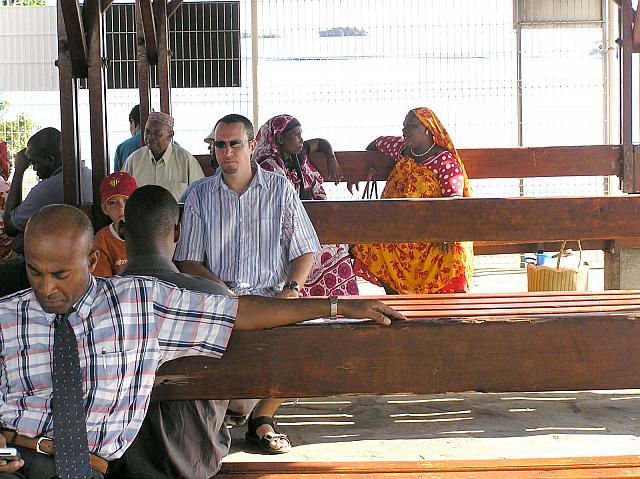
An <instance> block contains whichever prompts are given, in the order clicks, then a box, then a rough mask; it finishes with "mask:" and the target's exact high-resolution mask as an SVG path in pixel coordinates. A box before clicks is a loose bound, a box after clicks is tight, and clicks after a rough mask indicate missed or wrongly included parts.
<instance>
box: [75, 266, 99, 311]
mask: <svg viewBox="0 0 640 479" xmlns="http://www.w3.org/2000/svg"><path fill="white" fill-rule="evenodd" d="M97 289H98V282H97V281H96V278H94V277H93V275H91V281H89V286H88V287H87V290H86V291H85V293H84V294H83V295H82V296H80V299H78V301H76V304H74V305H73V309H74V310H75V311H76V312H77V313H78V316H80V318H82V319H83V320H86V319H88V318H89V316H90V315H91V306H92V304H93V298H94V296H95V292H96V291H97Z"/></svg>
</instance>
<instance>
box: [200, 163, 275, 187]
mask: <svg viewBox="0 0 640 479" xmlns="http://www.w3.org/2000/svg"><path fill="white" fill-rule="evenodd" d="M251 171H253V178H252V179H251V183H249V187H248V188H247V189H246V190H245V191H248V190H250V189H251V188H253V187H254V186H256V185H258V186H261V187H263V188H267V189H268V188H269V183H267V180H266V179H265V177H264V173H265V171H264V170H263V169H262V168H260V167H259V166H252V167H251ZM222 185H224V188H225V189H226V190H228V191H231V189H230V188H229V187H228V186H227V185H226V184H225V183H224V181H223V180H222V168H218V171H216V173H215V175H214V181H212V184H211V189H212V190H213V191H214V192H215V191H217V190H219V189H220V188H222Z"/></svg>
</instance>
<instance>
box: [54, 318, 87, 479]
mask: <svg viewBox="0 0 640 479" xmlns="http://www.w3.org/2000/svg"><path fill="white" fill-rule="evenodd" d="M55 328H56V331H55V334H54V337H53V405H52V407H53V434H54V445H55V464H56V474H57V476H58V477H59V478H60V479H87V478H91V475H92V474H91V467H90V466H89V445H88V442H87V423H86V419H85V410H84V400H83V391H82V377H81V371H80V359H79V358H78V343H77V341H76V335H75V334H74V332H73V328H72V327H71V323H69V313H66V314H58V315H56V319H55Z"/></svg>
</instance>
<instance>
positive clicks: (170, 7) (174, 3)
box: [167, 0, 182, 17]
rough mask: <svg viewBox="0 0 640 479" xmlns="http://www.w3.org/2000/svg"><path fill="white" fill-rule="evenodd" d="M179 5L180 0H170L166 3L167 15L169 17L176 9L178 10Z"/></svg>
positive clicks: (180, 3)
mask: <svg viewBox="0 0 640 479" xmlns="http://www.w3.org/2000/svg"><path fill="white" fill-rule="evenodd" d="M180 5H182V0H171V1H170V2H169V3H168V4H167V17H171V16H172V15H173V14H174V13H176V10H178V7H179V6H180Z"/></svg>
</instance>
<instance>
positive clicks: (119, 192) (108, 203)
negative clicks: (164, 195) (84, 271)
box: [93, 171, 138, 277]
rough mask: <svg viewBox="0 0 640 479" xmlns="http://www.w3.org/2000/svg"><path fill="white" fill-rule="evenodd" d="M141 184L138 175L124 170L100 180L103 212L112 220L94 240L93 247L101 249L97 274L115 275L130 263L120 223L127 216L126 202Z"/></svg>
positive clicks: (95, 249) (95, 273)
mask: <svg viewBox="0 0 640 479" xmlns="http://www.w3.org/2000/svg"><path fill="white" fill-rule="evenodd" d="M137 187H138V186H137V185H136V180H135V178H133V176H131V175H129V174H128V173H125V172H124V171H117V172H115V173H111V174H110V175H108V176H105V177H104V179H103V180H102V182H101V183H100V203H101V205H102V211H103V212H104V214H105V215H107V216H108V217H109V218H111V221H112V223H111V224H110V225H109V226H105V227H104V228H102V229H101V230H100V231H98V232H97V233H96V237H95V240H94V242H93V250H94V251H99V252H100V254H99V256H98V263H97V264H96V269H95V270H94V271H93V274H94V275H95V276H104V277H108V276H113V275H115V274H118V273H120V271H121V270H122V269H123V268H124V267H125V265H126V264H127V252H126V250H125V247H124V240H123V239H122V238H120V236H119V235H118V222H120V221H121V220H123V219H124V205H125V203H126V202H127V200H128V199H129V196H130V195H131V193H133V191H134V190H135V189H136V188H137Z"/></svg>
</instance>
